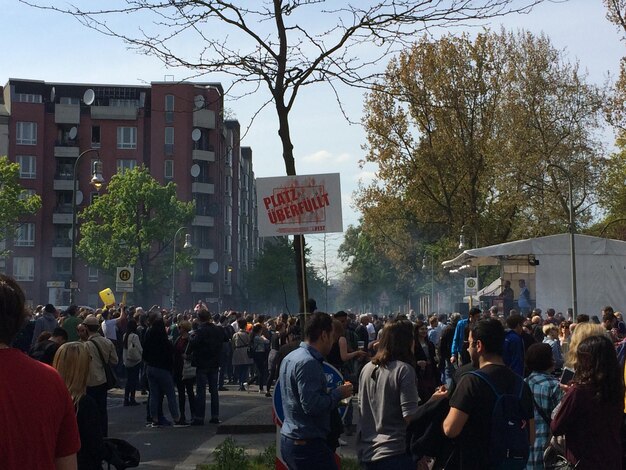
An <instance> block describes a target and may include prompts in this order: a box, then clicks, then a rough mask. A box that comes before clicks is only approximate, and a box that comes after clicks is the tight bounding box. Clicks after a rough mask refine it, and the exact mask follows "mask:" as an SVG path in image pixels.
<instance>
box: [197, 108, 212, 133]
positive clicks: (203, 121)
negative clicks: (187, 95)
mask: <svg viewBox="0 0 626 470" xmlns="http://www.w3.org/2000/svg"><path fill="white" fill-rule="evenodd" d="M193 126H194V127H202V128H204V129H215V111H211V110H210V109H197V110H195V111H194V112H193Z"/></svg>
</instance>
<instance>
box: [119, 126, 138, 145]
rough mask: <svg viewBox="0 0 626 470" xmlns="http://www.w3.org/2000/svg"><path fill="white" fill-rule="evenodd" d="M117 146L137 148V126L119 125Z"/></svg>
mask: <svg viewBox="0 0 626 470" xmlns="http://www.w3.org/2000/svg"><path fill="white" fill-rule="evenodd" d="M117 148H118V149H136V148H137V128H136V127H118V128H117Z"/></svg>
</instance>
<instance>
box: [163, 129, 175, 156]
mask: <svg viewBox="0 0 626 470" xmlns="http://www.w3.org/2000/svg"><path fill="white" fill-rule="evenodd" d="M173 153H174V128H173V127H166V128H165V154H166V155H172V154H173Z"/></svg>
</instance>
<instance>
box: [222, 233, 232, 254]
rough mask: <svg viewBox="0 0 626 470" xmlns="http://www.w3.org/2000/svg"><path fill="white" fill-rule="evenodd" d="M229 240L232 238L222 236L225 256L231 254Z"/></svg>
mask: <svg viewBox="0 0 626 470" xmlns="http://www.w3.org/2000/svg"><path fill="white" fill-rule="evenodd" d="M231 238H232V237H231V236H230V235H224V253H226V254H227V255H229V254H230V252H231V242H230V241H231Z"/></svg>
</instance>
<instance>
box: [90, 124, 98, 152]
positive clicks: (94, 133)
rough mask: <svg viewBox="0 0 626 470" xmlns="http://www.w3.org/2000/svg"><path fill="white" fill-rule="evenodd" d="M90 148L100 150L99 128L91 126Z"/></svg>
mask: <svg viewBox="0 0 626 470" xmlns="http://www.w3.org/2000/svg"><path fill="white" fill-rule="evenodd" d="M91 148H92V149H99V148H100V126H91Z"/></svg>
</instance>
